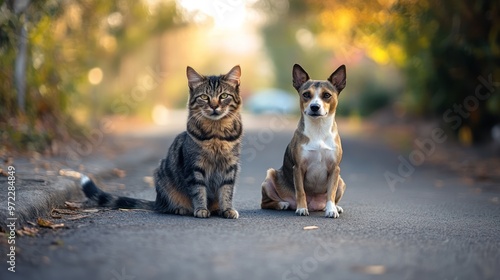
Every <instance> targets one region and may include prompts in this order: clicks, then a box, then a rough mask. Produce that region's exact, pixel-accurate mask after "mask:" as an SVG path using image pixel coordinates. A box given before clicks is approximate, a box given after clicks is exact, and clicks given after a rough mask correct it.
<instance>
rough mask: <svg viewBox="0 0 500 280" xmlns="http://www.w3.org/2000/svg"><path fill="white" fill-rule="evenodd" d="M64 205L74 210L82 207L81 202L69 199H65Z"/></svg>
mask: <svg viewBox="0 0 500 280" xmlns="http://www.w3.org/2000/svg"><path fill="white" fill-rule="evenodd" d="M64 206H66V208H68V209H70V210H76V209H80V208H82V204H81V203H79V202H70V201H65V202H64Z"/></svg>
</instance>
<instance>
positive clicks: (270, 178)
mask: <svg viewBox="0 0 500 280" xmlns="http://www.w3.org/2000/svg"><path fill="white" fill-rule="evenodd" d="M289 206H290V203H288V202H286V201H283V200H282V199H280V196H279V195H278V192H277V191H276V170H274V169H272V168H271V169H269V170H267V175H266V179H265V180H264V182H262V202H261V204H260V208H262V209H275V210H287V209H288V207H289Z"/></svg>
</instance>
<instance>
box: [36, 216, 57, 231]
mask: <svg viewBox="0 0 500 280" xmlns="http://www.w3.org/2000/svg"><path fill="white" fill-rule="evenodd" d="M36 222H37V224H38V225H39V226H41V227H46V228H51V229H56V228H61V227H64V224H54V223H53V222H51V221H48V220H45V219H42V218H38V219H37V220H36Z"/></svg>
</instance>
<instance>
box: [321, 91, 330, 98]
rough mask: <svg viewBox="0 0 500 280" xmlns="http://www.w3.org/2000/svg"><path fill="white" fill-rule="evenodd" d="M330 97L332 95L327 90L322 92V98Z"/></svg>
mask: <svg viewBox="0 0 500 280" xmlns="http://www.w3.org/2000/svg"><path fill="white" fill-rule="evenodd" d="M330 97H332V95H331V94H329V93H328V92H325V93H324V94H323V98H324V99H328V98H330Z"/></svg>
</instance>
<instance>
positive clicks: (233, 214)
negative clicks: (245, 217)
mask: <svg viewBox="0 0 500 280" xmlns="http://www.w3.org/2000/svg"><path fill="white" fill-rule="evenodd" d="M222 216H223V217H224V218H227V219H238V218H239V217H240V214H239V213H238V211H236V209H231V208H230V209H226V210H225V211H224V212H222Z"/></svg>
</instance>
